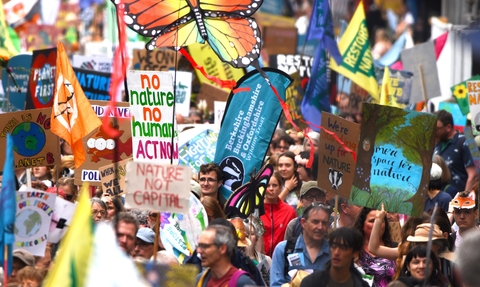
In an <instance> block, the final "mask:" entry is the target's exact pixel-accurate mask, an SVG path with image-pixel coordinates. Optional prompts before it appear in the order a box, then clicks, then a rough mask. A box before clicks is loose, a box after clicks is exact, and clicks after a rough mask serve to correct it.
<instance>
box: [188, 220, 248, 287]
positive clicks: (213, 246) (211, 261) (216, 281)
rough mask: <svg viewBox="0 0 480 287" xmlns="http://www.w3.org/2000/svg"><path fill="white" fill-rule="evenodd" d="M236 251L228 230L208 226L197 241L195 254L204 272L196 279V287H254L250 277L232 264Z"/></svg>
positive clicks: (231, 235)
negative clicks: (249, 286)
mask: <svg viewBox="0 0 480 287" xmlns="http://www.w3.org/2000/svg"><path fill="white" fill-rule="evenodd" d="M235 251H236V239H235V237H234V236H233V234H232V232H231V230H230V228H228V227H225V226H221V225H210V226H208V227H207V228H206V229H205V230H204V231H203V232H202V233H201V234H200V238H199V239H198V246H197V252H198V254H200V257H201V260H202V267H207V268H206V269H205V271H204V272H203V273H201V274H199V275H197V278H196V286H197V287H206V286H209V287H244V286H247V285H253V286H255V282H254V281H253V280H252V279H251V278H250V275H249V274H248V273H247V272H245V271H243V270H240V269H237V268H236V267H234V266H233V264H232V261H231V260H232V257H233V256H234V254H235Z"/></svg>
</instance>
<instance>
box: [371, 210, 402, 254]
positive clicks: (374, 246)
mask: <svg viewBox="0 0 480 287" xmlns="http://www.w3.org/2000/svg"><path fill="white" fill-rule="evenodd" d="M386 214H387V213H386V212H385V206H384V204H383V203H382V210H377V215H376V217H375V222H374V223H373V228H372V234H371V235H370V240H369V242H368V251H370V253H372V254H373V255H375V256H378V257H383V258H386V259H389V260H396V259H397V257H398V249H397V248H396V247H387V246H383V245H380V238H382V234H381V232H382V224H383V222H384V219H385V216H386Z"/></svg>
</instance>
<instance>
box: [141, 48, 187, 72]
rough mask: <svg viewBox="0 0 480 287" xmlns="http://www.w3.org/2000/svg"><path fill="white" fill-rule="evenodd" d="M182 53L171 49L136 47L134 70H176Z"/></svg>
mask: <svg viewBox="0 0 480 287" xmlns="http://www.w3.org/2000/svg"><path fill="white" fill-rule="evenodd" d="M181 57H182V55H181V54H180V53H178V52H175V51H172V50H169V49H166V48H165V49H155V50H146V49H134V50H133V59H132V69H133V70H144V71H169V70H175V67H176V65H177V63H178V61H179V60H180V59H181Z"/></svg>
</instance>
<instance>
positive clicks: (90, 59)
mask: <svg viewBox="0 0 480 287" xmlns="http://www.w3.org/2000/svg"><path fill="white" fill-rule="evenodd" d="M72 66H73V67H75V68H81V69H85V70H94V71H98V72H104V73H111V72H112V59H110V58H107V57H98V56H85V55H73V62H72Z"/></svg>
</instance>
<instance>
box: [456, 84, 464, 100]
mask: <svg viewBox="0 0 480 287" xmlns="http://www.w3.org/2000/svg"><path fill="white" fill-rule="evenodd" d="M453 96H455V98H457V99H463V98H465V97H466V96H467V88H466V87H465V84H459V85H456V86H455V88H454V90H453Z"/></svg>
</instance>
